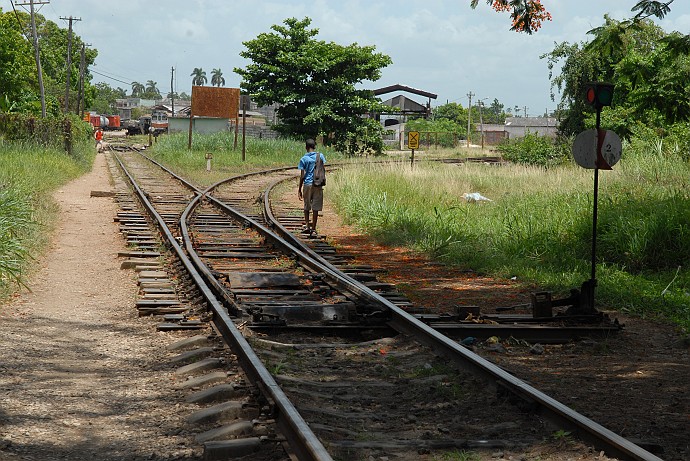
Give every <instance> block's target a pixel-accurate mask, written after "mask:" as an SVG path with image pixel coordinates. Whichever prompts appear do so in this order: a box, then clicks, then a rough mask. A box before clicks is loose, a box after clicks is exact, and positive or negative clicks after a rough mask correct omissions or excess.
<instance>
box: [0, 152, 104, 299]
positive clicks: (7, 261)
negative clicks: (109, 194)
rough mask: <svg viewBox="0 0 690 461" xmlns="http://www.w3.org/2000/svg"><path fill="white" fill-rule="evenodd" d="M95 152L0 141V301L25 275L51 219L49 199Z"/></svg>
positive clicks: (88, 163) (83, 168) (54, 215)
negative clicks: (69, 150)
mask: <svg viewBox="0 0 690 461" xmlns="http://www.w3.org/2000/svg"><path fill="white" fill-rule="evenodd" d="M94 155H95V149H94V147H93V144H92V143H91V142H90V141H88V142H87V141H84V142H82V143H80V144H78V145H76V146H75V149H74V155H73V156H68V155H67V154H66V153H65V152H64V151H63V150H61V149H57V148H46V147H40V146H36V145H32V144H23V143H7V142H3V141H1V140H0V298H4V297H6V296H7V295H8V294H9V293H11V292H12V290H13V289H15V288H16V287H17V284H18V283H21V282H22V279H23V277H24V274H25V273H26V272H27V271H29V270H30V267H31V263H32V262H33V258H34V257H35V255H37V254H39V253H40V252H41V251H42V249H43V248H44V247H45V245H46V243H47V239H48V236H49V235H50V232H51V231H52V226H53V224H54V222H55V219H56V218H57V207H56V205H55V202H54V201H53V200H52V197H51V194H52V192H53V191H55V190H56V189H57V188H58V187H60V186H61V185H63V184H65V183H66V182H68V181H70V180H72V179H74V178H76V177H78V176H79V175H81V174H83V173H84V172H86V171H88V169H89V168H90V167H91V164H92V162H93V158H94Z"/></svg>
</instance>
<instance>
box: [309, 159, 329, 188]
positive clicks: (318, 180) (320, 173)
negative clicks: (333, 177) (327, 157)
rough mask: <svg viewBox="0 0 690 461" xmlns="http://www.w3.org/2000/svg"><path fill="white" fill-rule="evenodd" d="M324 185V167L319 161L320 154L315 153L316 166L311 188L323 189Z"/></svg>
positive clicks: (321, 161) (320, 160)
mask: <svg viewBox="0 0 690 461" xmlns="http://www.w3.org/2000/svg"><path fill="white" fill-rule="evenodd" d="M325 185H326V167H325V165H324V163H323V160H322V159H321V154H320V153H319V152H317V153H316V164H314V180H313V182H312V186H316V187H323V186H325Z"/></svg>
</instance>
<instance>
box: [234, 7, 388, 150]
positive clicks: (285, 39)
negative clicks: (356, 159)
mask: <svg viewBox="0 0 690 461" xmlns="http://www.w3.org/2000/svg"><path fill="white" fill-rule="evenodd" d="M283 24H284V26H282V25H273V26H271V29H272V31H273V32H269V33H262V34H260V35H259V36H258V37H257V38H256V39H254V40H249V41H247V42H244V45H245V47H246V48H247V49H246V50H245V51H243V52H241V53H240V56H242V57H243V58H245V59H248V60H249V61H251V62H250V64H249V65H247V67H246V68H244V69H241V68H235V72H236V73H237V74H239V75H240V76H241V77H242V83H241V84H240V86H241V88H242V89H243V90H244V91H245V92H247V93H250V94H252V96H253V97H254V99H255V100H256V101H257V103H258V104H260V105H269V104H273V103H278V104H280V107H279V108H278V116H279V117H280V123H279V124H278V125H277V126H276V128H277V129H278V130H279V131H280V132H282V133H283V134H285V135H289V136H295V137H300V138H304V137H315V136H318V135H324V136H325V137H326V139H327V142H332V143H333V144H334V145H335V147H336V148H337V149H339V150H341V151H344V152H346V153H348V154H350V155H354V154H359V153H362V152H365V151H370V150H374V151H380V150H381V149H382V147H383V142H382V140H381V133H382V127H381V125H380V124H379V123H377V122H376V121H375V120H373V119H367V118H365V117H363V115H365V114H367V113H370V112H374V111H376V110H382V108H381V107H380V106H381V103H380V101H379V100H378V99H376V98H375V97H374V95H373V93H372V92H371V91H368V90H359V89H357V88H356V87H355V85H357V84H359V83H361V82H362V81H364V80H371V81H376V80H378V79H379V78H380V76H381V69H382V68H384V67H386V66H388V65H389V64H390V63H391V62H392V61H391V59H390V57H388V56H386V55H384V54H381V53H375V52H374V50H375V47H374V46H359V45H357V44H356V43H354V44H351V45H348V46H343V45H339V44H336V43H333V42H330V43H327V42H325V41H321V40H317V39H316V38H315V37H316V35H317V34H318V29H309V25H310V24H311V19H309V18H304V19H303V20H301V21H300V20H297V19H295V18H290V19H286V20H285V21H283Z"/></svg>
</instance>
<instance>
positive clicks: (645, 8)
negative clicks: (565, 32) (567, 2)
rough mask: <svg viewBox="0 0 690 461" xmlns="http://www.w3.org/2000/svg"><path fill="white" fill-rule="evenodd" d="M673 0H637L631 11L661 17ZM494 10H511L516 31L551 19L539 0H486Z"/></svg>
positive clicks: (639, 16)
mask: <svg viewBox="0 0 690 461" xmlns="http://www.w3.org/2000/svg"><path fill="white" fill-rule="evenodd" d="M673 1H674V0H667V1H658V0H638V1H637V3H635V5H634V6H633V7H632V10H631V11H633V12H635V11H636V12H637V14H636V15H635V18H634V19H635V20H642V19H646V18H649V17H651V16H656V17H657V18H659V19H662V18H663V17H664V16H666V15H667V14H668V13H669V12H670V11H671V4H672V3H673ZM478 3H479V0H470V6H471V7H472V8H476V7H477V4H478ZM486 3H487V4H488V5H491V7H492V8H493V9H495V10H496V11H499V12H502V11H511V10H512V11H511V18H512V20H513V25H512V27H511V28H510V29H511V30H514V31H516V32H525V33H527V34H532V33H534V32H536V31H537V30H538V29H539V28H540V27H541V23H542V22H543V21H545V20H548V21H550V20H551V14H550V13H549V12H548V11H547V10H546V9H545V8H544V6H543V5H542V3H541V0H486Z"/></svg>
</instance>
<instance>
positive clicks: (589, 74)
mask: <svg viewBox="0 0 690 461" xmlns="http://www.w3.org/2000/svg"><path fill="white" fill-rule="evenodd" d="M590 34H592V35H593V36H594V38H593V39H592V40H591V41H590V42H588V43H582V44H572V45H571V44H568V43H567V42H564V43H561V44H558V45H556V47H555V49H554V50H553V51H552V52H551V53H547V54H545V55H543V56H542V58H547V59H548V65H549V69H553V67H554V65H555V64H557V63H560V62H562V69H561V74H560V75H558V76H555V77H554V76H553V75H550V78H551V80H552V88H553V87H556V88H558V90H559V91H561V92H562V97H561V102H560V104H559V108H560V109H567V110H565V111H564V113H565V117H564V118H563V119H562V122H561V131H562V132H564V133H567V134H574V133H578V132H580V131H582V130H584V129H585V128H588V127H592V126H593V125H594V114H593V109H592V108H590V107H589V106H587V105H586V104H585V102H584V96H583V91H584V90H583V88H584V85H585V83H586V82H589V81H608V82H611V83H613V84H615V91H614V99H613V106H612V107H611V108H607V109H606V110H605V111H603V115H604V116H606V117H609V118H608V119H607V120H606V121H607V122H611V123H613V125H612V126H606V128H612V129H614V130H615V131H616V132H617V133H618V134H619V135H621V136H622V137H624V138H629V137H630V134H631V129H632V127H633V126H634V125H635V124H643V125H648V126H652V127H664V126H669V125H673V124H676V123H685V122H687V121H688V120H690V80H688V78H687V75H688V73H690V46H688V47H687V48H686V47H685V46H684V43H685V42H684V36H682V35H680V34H678V33H672V34H666V33H665V32H664V31H663V30H662V29H661V28H660V27H658V26H656V25H654V24H653V23H652V22H651V21H649V20H638V21H632V22H631V21H623V22H620V21H616V20H613V19H611V18H609V17H605V24H604V25H603V26H601V27H598V28H595V29H593V30H591V31H590Z"/></svg>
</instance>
